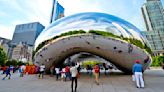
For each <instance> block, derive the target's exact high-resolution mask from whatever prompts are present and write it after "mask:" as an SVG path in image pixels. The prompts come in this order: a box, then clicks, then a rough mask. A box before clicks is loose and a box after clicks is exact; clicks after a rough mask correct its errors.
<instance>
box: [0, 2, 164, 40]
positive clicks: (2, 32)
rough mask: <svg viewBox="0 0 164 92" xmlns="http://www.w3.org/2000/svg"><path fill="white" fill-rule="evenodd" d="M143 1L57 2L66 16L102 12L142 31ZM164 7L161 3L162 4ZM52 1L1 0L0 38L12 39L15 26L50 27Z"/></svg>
mask: <svg viewBox="0 0 164 92" xmlns="http://www.w3.org/2000/svg"><path fill="white" fill-rule="evenodd" d="M144 1H145V0H58V2H59V3H60V4H61V5H62V6H63V7H64V8H65V15H66V16H68V15H72V14H75V13H80V12H103V13H108V14H111V15H115V16H117V17H120V18H122V19H125V20H127V21H129V22H130V23H132V24H133V25H135V26H136V27H138V28H139V29H140V30H142V31H143V30H144V23H143V19H142V16H141V10H140V8H141V6H142V5H143V3H144ZM161 1H162V3H163V5H164V0H161ZM51 8H52V0H0V37H4V38H8V39H12V36H13V33H14V29H15V26H16V25H17V24H23V23H29V22H40V23H41V24H43V25H44V26H48V25H49V21H50V14H51Z"/></svg>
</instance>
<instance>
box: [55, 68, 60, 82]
mask: <svg viewBox="0 0 164 92" xmlns="http://www.w3.org/2000/svg"><path fill="white" fill-rule="evenodd" d="M55 71H56V80H58V79H59V75H60V68H59V67H55Z"/></svg>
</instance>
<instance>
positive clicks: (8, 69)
mask: <svg viewBox="0 0 164 92" xmlns="http://www.w3.org/2000/svg"><path fill="white" fill-rule="evenodd" d="M8 75H9V77H8ZM6 77H8V79H10V77H11V74H10V67H9V66H7V68H6V76H5V77H4V78H3V79H2V80H5V78H6Z"/></svg>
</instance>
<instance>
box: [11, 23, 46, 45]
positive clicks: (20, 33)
mask: <svg viewBox="0 0 164 92" xmlns="http://www.w3.org/2000/svg"><path fill="white" fill-rule="evenodd" d="M44 28H45V27H44V26H43V25H42V24H40V23H39V22H33V23H27V24H20V25H16V27H15V32H14V35H13V39H12V41H11V44H12V45H17V44H19V43H20V42H23V43H26V44H27V45H29V46H34V43H35V40H36V38H37V37H38V35H39V34H40V33H41V32H42V30H43V29H44Z"/></svg>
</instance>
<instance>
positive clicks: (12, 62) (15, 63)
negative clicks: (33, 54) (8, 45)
mask: <svg viewBox="0 0 164 92" xmlns="http://www.w3.org/2000/svg"><path fill="white" fill-rule="evenodd" d="M17 63H18V61H16V60H8V61H7V62H6V63H5V65H6V66H9V65H13V66H16V65H17Z"/></svg>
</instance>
